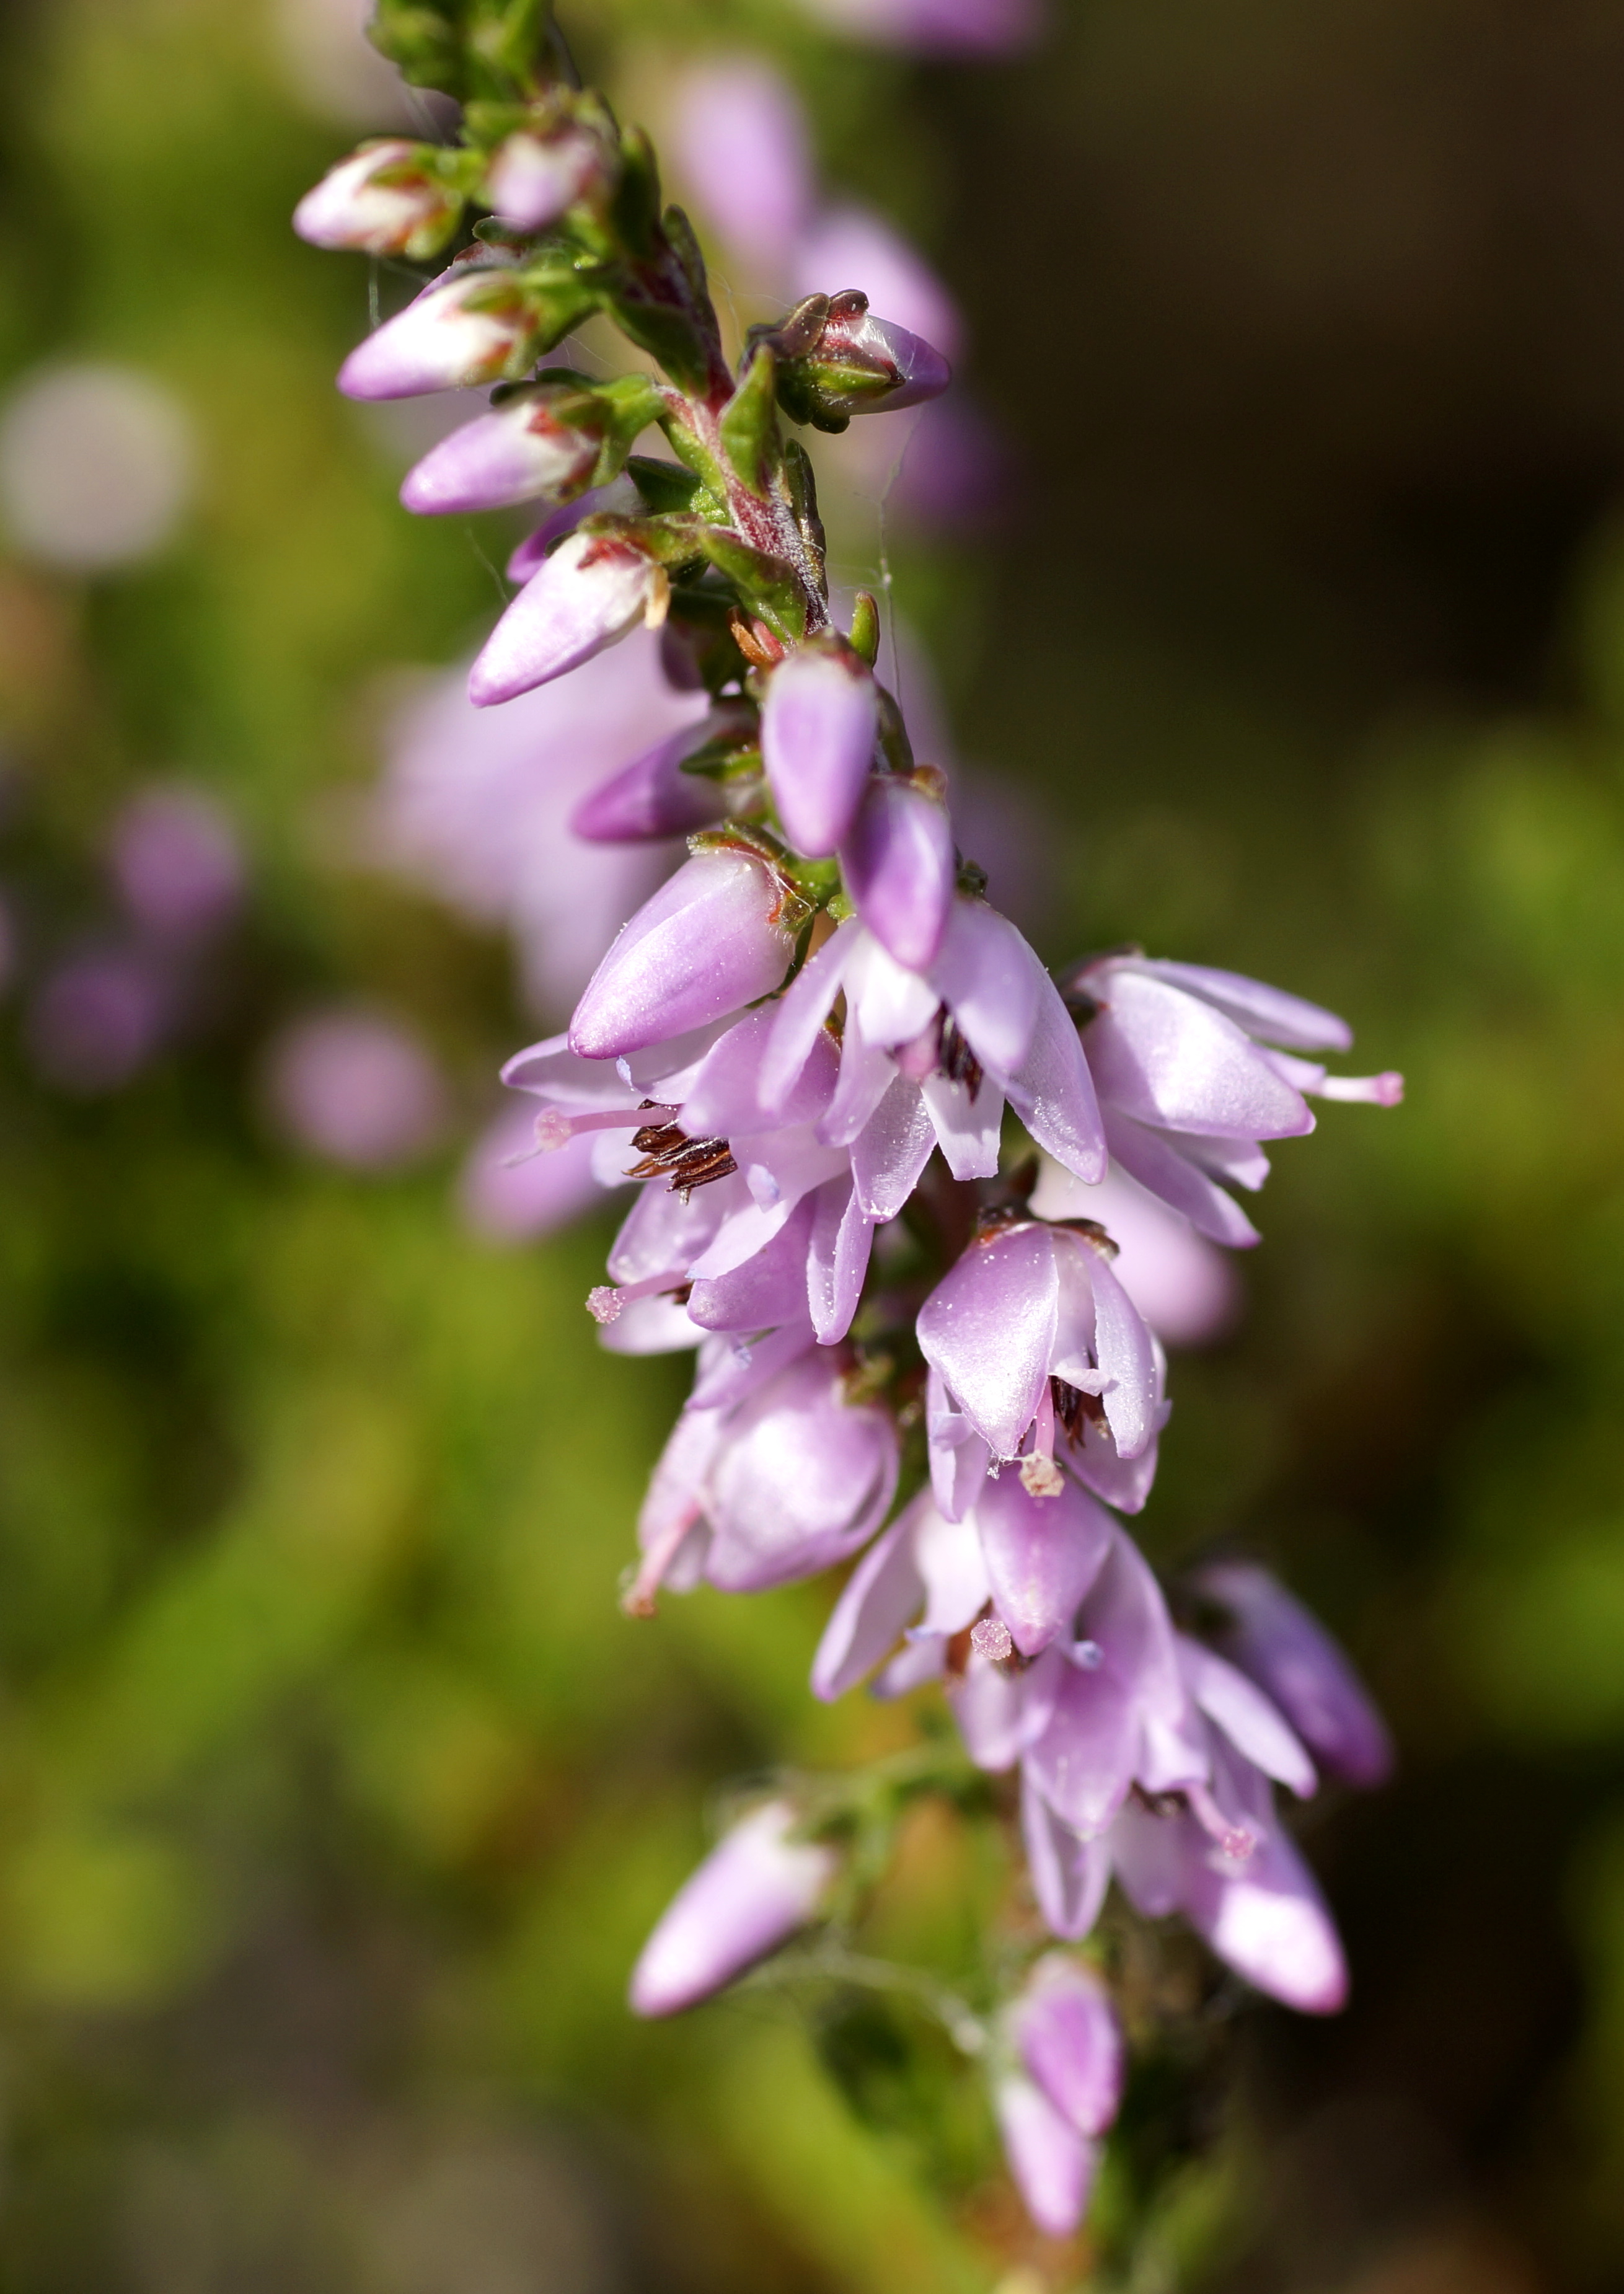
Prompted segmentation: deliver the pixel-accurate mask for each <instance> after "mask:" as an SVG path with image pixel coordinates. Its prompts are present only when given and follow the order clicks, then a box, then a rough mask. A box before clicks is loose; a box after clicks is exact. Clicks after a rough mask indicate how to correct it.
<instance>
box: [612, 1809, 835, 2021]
mask: <svg viewBox="0 0 1624 2294" xmlns="http://www.w3.org/2000/svg"><path fill="white" fill-rule="evenodd" d="M795 1821H796V1818H795V1811H794V1810H793V1809H792V1808H791V1807H790V1806H789V1804H788V1803H787V1802H784V1801H769V1802H768V1803H767V1806H766V1807H765V1808H760V1809H758V1810H756V1811H755V1813H754V1814H753V1815H751V1816H749V1817H746V1818H745V1819H744V1821H743V1824H738V1825H735V1826H734V1828H733V1830H732V1831H731V1832H730V1833H729V1834H727V1838H726V1839H725V1840H724V1841H723V1842H722V1843H721V1845H720V1847H719V1848H717V1849H715V1850H713V1851H712V1852H711V1854H710V1855H709V1856H708V1857H707V1858H706V1859H705V1860H704V1862H703V1863H702V1865H701V1866H700V1867H699V1869H698V1871H697V1872H695V1873H694V1876H693V1878H692V1879H691V1880H689V1881H688V1882H687V1883H686V1886H685V1887H683V1888H682V1889H681V1890H680V1891H679V1892H678V1894H677V1895H676V1896H675V1897H674V1898H673V1899H672V1900H671V1902H670V1906H669V1907H668V1908H667V1909H666V1911H665V1913H664V1915H663V1916H662V1919H661V1921H660V1924H659V1925H658V1926H657V1927H656V1928H655V1930H654V1933H653V1935H651V1936H650V1938H649V1939H648V1941H647V1942H646V1944H645V1945H644V1947H643V1949H642V1952H641V1954H640V1955H639V1956H638V1959H637V1966H636V1967H635V1968H634V1969H633V1971H632V1976H631V1991H630V2000H631V2005H632V2008H633V2011H634V2012H635V2013H637V2014H639V2015H674V2014H675V2013H677V2012H678V2009H679V2008H683V2007H691V2006H693V2005H694V2002H695V2001H696V2000H700V1999H703V1998H706V1997H709V1995H710V1994H711V1992H713V1991H719V1990H720V1989H721V1988H722V1986H723V1985H724V1984H726V1983H730V1982H731V1981H733V1979H734V1977H735V1975H738V1974H741V1973H743V1970H744V1969H745V1968H747V1967H748V1966H750V1965H751V1962H752V1961H754V1960H758V1959H759V1958H761V1956H763V1954H765V1953H767V1952H769V1951H772V1950H774V1949H775V1948H776V1947H777V1946H778V1945H779V1944H781V1943H783V1942H784V1940H786V1938H788V1937H789V1936H792V1934H793V1933H794V1932H795V1931H796V1929H797V1928H799V1927H803V1926H804V1925H805V1924H806V1923H807V1921H808V1920H809V1919H810V1918H811V1917H812V1916H813V1913H814V1912H815V1911H816V1908H817V1903H818V1899H819V1898H820V1897H821V1896H822V1895H823V1893H824V1890H825V1889H826V1888H827V1886H828V1884H829V1883H830V1881H831V1880H832V1877H833V1876H834V1870H835V1863H836V1859H835V1855H834V1851H833V1850H832V1849H830V1848H825V1847H824V1845H823V1844H822V1843H820V1842H816V1841H797V1840H792V1839H791V1838H790V1836H789V1835H790V1834H791V1832H792V1829H793V1827H794V1824H795Z"/></svg>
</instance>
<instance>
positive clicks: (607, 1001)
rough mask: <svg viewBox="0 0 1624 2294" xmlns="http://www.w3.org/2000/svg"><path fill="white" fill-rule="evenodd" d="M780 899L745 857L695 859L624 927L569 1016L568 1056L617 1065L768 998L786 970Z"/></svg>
mask: <svg viewBox="0 0 1624 2294" xmlns="http://www.w3.org/2000/svg"><path fill="white" fill-rule="evenodd" d="M782 899H783V893H782V890H781V888H780V886H779V885H778V884H777V883H775V880H774V878H773V877H772V875H771V874H769V872H768V870H767V866H766V865H765V863H764V862H762V861H759V860H757V859H755V858H752V857H751V855H750V854H749V853H746V852H737V851H716V852H698V853H695V854H694V858H692V859H691V860H687V861H685V863H684V864H683V866H681V867H680V868H678V871H677V874H675V875H674V876H673V877H671V878H670V882H669V883H665V884H663V885H662V887H661V889H660V890H659V891H657V892H656V893H655V894H654V899H652V900H648V901H646V902H645V904H644V906H643V907H640V908H639V909H638V910H637V915H635V916H633V917H632V919H631V921H630V923H628V924H624V925H622V926H621V931H620V934H619V936H618V938H617V939H616V940H615V941H614V944H613V947H612V948H610V950H609V953H608V954H607V956H605V958H604V960H603V962H602V963H601V964H599V965H598V967H597V971H596V972H594V973H593V975H592V978H591V980H589V982H588V985H587V992H586V994H585V995H584V996H583V997H581V1001H580V1003H579V1004H578V1005H576V1007H575V1016H574V1018H573V1019H572V1021H571V1022H570V1048H571V1050H572V1051H574V1052H579V1053H581V1055H582V1057H583V1058H586V1059H589V1060H606V1059H618V1058H620V1057H621V1056H622V1055H623V1054H625V1053H629V1052H636V1051H641V1050H642V1049H643V1048H644V1047H645V1045H649V1044H662V1043H665V1042H667V1041H669V1040H670V1037H673V1036H680V1035H684V1034H686V1032H687V1030H688V1029H690V1028H702V1027H703V1026H704V1025H705V1024H706V1022H707V1021H711V1020H719V1019H722V1018H723V1017H725V1016H726V1014H727V1013H729V1012H737V1011H740V1010H742V1009H743V1006H744V1005H746V1004H753V1003H754V1002H755V1000H756V998H757V997H759V996H767V995H770V994H771V992H772V990H773V989H774V988H776V987H777V986H778V983H779V982H780V980H782V979H783V978H784V972H785V971H786V970H787V968H788V965H789V961H790V949H791V935H790V933H789V932H788V931H786V930H785V929H784V926H783V924H782V923H779V921H778V915H779V910H780V906H781V902H782Z"/></svg>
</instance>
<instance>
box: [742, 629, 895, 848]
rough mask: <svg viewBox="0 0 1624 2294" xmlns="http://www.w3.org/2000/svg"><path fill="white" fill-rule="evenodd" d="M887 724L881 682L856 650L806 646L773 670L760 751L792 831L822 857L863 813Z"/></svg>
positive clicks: (783, 818)
mask: <svg viewBox="0 0 1624 2294" xmlns="http://www.w3.org/2000/svg"><path fill="white" fill-rule="evenodd" d="M879 721H880V704H879V698H878V696H877V695H876V693H875V690H874V680H873V678H872V677H871V676H870V675H869V673H868V671H867V670H866V669H865V667H864V666H863V664H862V663H861V662H860V661H859V660H858V659H857V656H856V655H855V654H850V653H848V652H846V651H845V650H844V649H841V650H839V651H836V650H833V649H832V648H825V647H815V646H803V647H800V650H799V651H797V652H795V653H792V654H791V655H789V657H788V659H787V660H785V661H784V662H782V663H780V664H779V666H778V667H777V668H776V669H775V670H774V671H773V672H772V675H771V677H770V678H769V679H768V680H767V698H766V701H765V702H764V704H763V705H762V710H761V756H762V761H763V762H764V764H765V765H766V767H767V782H768V785H769V786H770V787H771V789H772V792H773V801H774V802H775V804H776V806H777V808H778V818H779V819H780V820H781V821H782V822H783V824H784V834H785V835H786V836H787V837H788V838H789V840H790V842H791V843H792V845H794V846H795V848H796V850H798V851H800V852H805V853H808V854H809V855H810V856H812V857H813V858H819V859H821V858H824V856H825V855H826V854H828V853H831V852H832V851H833V850H835V848H836V847H837V845H840V844H843V843H844V842H845V841H846V839H847V837H848V835H849V834H850V831H851V825H852V822H853V821H854V820H855V819H856V818H857V807H858V804H859V803H860V802H861V801H862V797H863V791H864V787H865V783H866V781H867V778H868V769H869V764H870V762H871V761H872V759H873V753H874V736H875V733H876V731H877V730H878V727H879Z"/></svg>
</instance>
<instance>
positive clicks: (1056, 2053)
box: [1011, 1951, 1123, 2135]
mask: <svg viewBox="0 0 1624 2294" xmlns="http://www.w3.org/2000/svg"><path fill="white" fill-rule="evenodd" d="M1011 2029H1012V2033H1013V2037H1014V2039H1015V2044H1016V2046H1017V2047H1018V2048H1019V2052H1020V2058H1021V2062H1023V2063H1024V2065H1025V2067H1026V2069H1027V2073H1028V2074H1029V2075H1030V2077H1031V2078H1034V2079H1035V2081H1036V2083H1037V2085H1038V2086H1039V2087H1041V2088H1042V2089H1043V2093H1044V2094H1045V2095H1047V2096H1048V2098H1049V2101H1050V2102H1051V2103H1052V2104H1053V2105H1054V2108H1055V2109H1056V2110H1057V2111H1059V2112H1060V2115H1061V2117H1062V2118H1064V2119H1069V2120H1070V2122H1071V2124H1072V2125H1073V2126H1074V2127H1076V2130H1077V2133H1078V2134H1079V2135H1103V2134H1104V2133H1105V2131H1106V2129H1107V2128H1108V2127H1109V2126H1110V2124H1111V2122H1112V2120H1113V2119H1115V2118H1116V2116H1117V2106H1118V2104H1119V2103H1121V2101H1122V2080H1123V2060H1122V2032H1121V2030H1120V2029H1119V2028H1118V2025H1117V2013H1116V2010H1115V2009H1114V2008H1113V2007H1112V2005H1111V2003H1110V2000H1109V1998H1108V1996H1107V1994H1106V1990H1105V1987H1104V1985H1103V1984H1101V1983H1100V1981H1099V1979H1098V1977H1097V1976H1095V1975H1093V1974H1092V1973H1090V1971H1089V1970H1088V1969H1087V1968H1086V1967H1084V1965H1082V1963H1081V1962H1080V1961H1078V1960H1076V1959H1073V1958H1071V1957H1070V1956H1068V1954H1067V1953H1065V1952H1059V1951H1056V1952H1050V1953H1049V1954H1047V1955H1046V1956H1045V1957H1043V1959H1040V1960H1039V1961H1038V1963H1037V1965H1036V1966H1035V1968H1034V1969H1033V1971H1032V1973H1031V1976H1030V1978H1029V1979H1028V1981H1027V1988H1026V1989H1025V1991H1024V1992H1023V1993H1022V1994H1021V1997H1020V1998H1019V2001H1018V2002H1017V2004H1016V2005H1015V2008H1014V2010H1013V2012H1012V2014H1011Z"/></svg>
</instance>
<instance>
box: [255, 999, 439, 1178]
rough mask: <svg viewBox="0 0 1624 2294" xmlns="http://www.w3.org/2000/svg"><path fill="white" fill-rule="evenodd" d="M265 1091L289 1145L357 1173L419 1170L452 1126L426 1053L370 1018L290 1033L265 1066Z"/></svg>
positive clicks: (313, 1023)
mask: <svg viewBox="0 0 1624 2294" xmlns="http://www.w3.org/2000/svg"><path fill="white" fill-rule="evenodd" d="M265 1090H266V1096H267V1098H268V1101H269V1103H270V1108H271V1111H272V1115H273V1116H274V1118H275V1119H276V1121H277V1124H278V1126H279V1127H280V1129H282V1130H283V1131H284V1132H286V1133H287V1134H288V1136H289V1137H290V1138H291V1139H293V1140H294V1141H296V1143H297V1144H298V1145H300V1146H301V1147H305V1148H308V1149H310V1150H311V1151H313V1153H315V1154H317V1155H321V1156H325V1157H326V1158H327V1159H328V1160H329V1162H333V1163H342V1164H345V1165H347V1166H349V1167H351V1168H353V1169H355V1170H361V1171H374V1170H386V1169H389V1168H391V1167H394V1165H396V1164H401V1163H409V1162H411V1161H414V1160H415V1159H417V1158H418V1156H420V1155H422V1154H424V1153H426V1151H427V1150H428V1149H429V1148H431V1147H432V1146H433V1145H434V1143H435V1141H436V1140H437V1139H438V1137H439V1135H440V1134H441V1131H442V1129H443V1125H444V1120H445V1092H444V1086H443V1083H442V1081H441V1078H440V1073H439V1070H438V1069H437V1068H436V1067H435V1065H434V1062H433V1060H432V1059H431V1058H430V1056H429V1054H428V1053H427V1052H426V1050H425V1049H424V1047H423V1045H421V1044H420V1043H419V1042H418V1038H417V1037H416V1036H414V1035H413V1034H411V1033H410V1030H409V1029H405V1028H403V1027H402V1026H401V1025H400V1024H399V1023H398V1021H393V1020H387V1019H384V1018H382V1017H379V1016H376V1015H374V1014H373V1013H366V1012H327V1013H315V1014H313V1015H312V1016H311V1017H310V1018H308V1019H305V1020H300V1021H295V1022H294V1024H293V1025H292V1026H290V1027H288V1028H287V1029H284V1030H283V1031H282V1033H281V1034H280V1036H279V1037H277V1038H276V1039H275V1041H274V1042H273V1043H272V1045H271V1047H270V1050H269V1053H268V1054H267V1057H266V1069H265Z"/></svg>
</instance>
